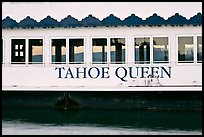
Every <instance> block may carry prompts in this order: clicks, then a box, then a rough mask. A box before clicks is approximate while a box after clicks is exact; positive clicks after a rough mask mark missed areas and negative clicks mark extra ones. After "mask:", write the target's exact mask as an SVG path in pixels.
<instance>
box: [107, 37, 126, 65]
mask: <svg viewBox="0 0 204 137" xmlns="http://www.w3.org/2000/svg"><path fill="white" fill-rule="evenodd" d="M110 43H111V47H110V49H111V50H110V52H111V63H125V38H111V39H110Z"/></svg>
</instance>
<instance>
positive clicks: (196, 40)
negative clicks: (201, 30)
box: [195, 34, 203, 65]
mask: <svg viewBox="0 0 204 137" xmlns="http://www.w3.org/2000/svg"><path fill="white" fill-rule="evenodd" d="M198 37H202V38H203V36H202V35H201V34H200V35H195V45H196V47H195V52H196V53H195V54H196V57H195V63H196V64H201V65H202V62H198V60H197V59H198V56H197V52H198V49H197V48H198V47H197V46H198V45H197V42H198ZM202 46H203V43H202ZM202 48H203V47H202ZM202 54H203V53H202Z"/></svg>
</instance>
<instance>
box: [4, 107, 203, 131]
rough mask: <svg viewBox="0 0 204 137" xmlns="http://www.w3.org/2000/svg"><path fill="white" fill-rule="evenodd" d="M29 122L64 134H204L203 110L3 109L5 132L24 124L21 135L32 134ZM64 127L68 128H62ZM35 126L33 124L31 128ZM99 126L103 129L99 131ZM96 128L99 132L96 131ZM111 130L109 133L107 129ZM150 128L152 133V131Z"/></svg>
mask: <svg viewBox="0 0 204 137" xmlns="http://www.w3.org/2000/svg"><path fill="white" fill-rule="evenodd" d="M27 124H31V125H35V126H36V127H38V131H39V129H40V130H43V131H44V132H42V131H41V132H36V133H39V134H48V133H50V134H51V133H52V132H53V134H55V133H56V134H59V133H60V132H59V131H58V130H62V131H63V133H64V134H116V133H118V134H146V133H148V134H165V133H166V134H173V133H177V134H202V112H175V111H172V112H168V111H165V112H164V111H163V112H162V111H160V112H154V111H136V110H111V109H79V110H69V109H67V110H63V109H62V110H60V109H54V108H26V107H24V108H20V107H3V108H2V133H3V134H18V133H19V132H18V130H19V129H18V127H24V126H25V129H23V128H22V129H21V132H20V133H19V134H24V132H25V134H32V132H29V133H28V132H27V131H28V129H26V127H28V126H27ZM42 125H44V126H43V127H44V128H45V127H47V128H48V127H50V125H52V128H55V127H56V128H55V130H54V129H53V130H52V132H50V129H44V128H42V127H41V126H42ZM46 125H47V126H46ZM48 125H49V126H48ZM73 126H74V127H75V128H73ZM40 127H41V128H40ZM59 127H60V128H59ZM65 127H66V129H61V128H65ZM68 127H69V130H67V128H68ZM76 127H77V129H76ZM82 127H83V128H82ZM85 127H89V129H85ZM32 128H34V127H31V128H30V129H32ZM99 129H100V131H97V130H99ZM94 130H95V131H97V132H93V131H94ZM109 130H110V132H107V131H109ZM138 130H139V131H142V133H141V132H139V131H138ZM150 130H151V131H152V132H149V131H150ZM32 131H34V130H32ZM54 131H56V132H54ZM68 131H69V132H68ZM82 131H83V132H82ZM105 131H106V132H105ZM153 131H154V132H153ZM161 131H162V132H161ZM169 131H171V132H169ZM8 132H9V133H8ZM155 132H156V133H155ZM34 133H35V132H34ZM34 133H33V134H34ZM63 133H62V134H63Z"/></svg>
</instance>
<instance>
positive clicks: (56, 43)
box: [51, 39, 66, 63]
mask: <svg viewBox="0 0 204 137" xmlns="http://www.w3.org/2000/svg"><path fill="white" fill-rule="evenodd" d="M51 52H52V62H53V63H65V62H66V39H52V51H51Z"/></svg>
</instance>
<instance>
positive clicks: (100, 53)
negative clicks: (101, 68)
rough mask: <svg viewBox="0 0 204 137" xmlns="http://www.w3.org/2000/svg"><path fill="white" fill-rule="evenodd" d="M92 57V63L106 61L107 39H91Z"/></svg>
mask: <svg viewBox="0 0 204 137" xmlns="http://www.w3.org/2000/svg"><path fill="white" fill-rule="evenodd" d="M92 59H93V63H107V39H106V38H93V39H92Z"/></svg>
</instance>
